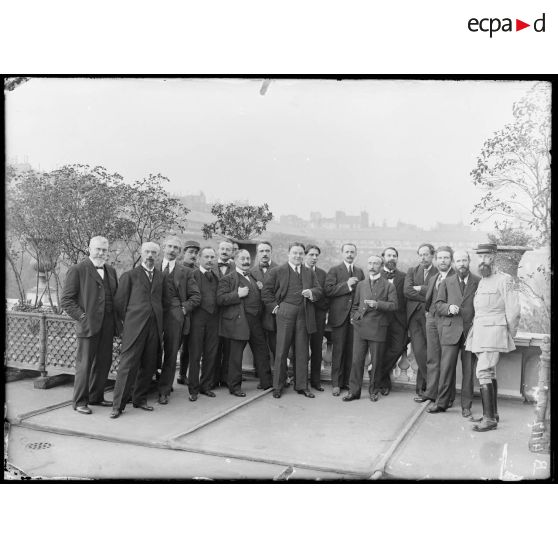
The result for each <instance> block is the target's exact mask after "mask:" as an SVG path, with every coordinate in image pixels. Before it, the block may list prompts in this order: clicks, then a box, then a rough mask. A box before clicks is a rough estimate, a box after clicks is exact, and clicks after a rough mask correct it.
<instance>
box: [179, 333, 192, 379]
mask: <svg viewBox="0 0 558 558" xmlns="http://www.w3.org/2000/svg"><path fill="white" fill-rule="evenodd" d="M190 327H191V326H190ZM189 364H190V353H189V352H188V335H183V336H182V345H181V346H180V376H181V377H182V378H186V376H187V375H188V365H189Z"/></svg>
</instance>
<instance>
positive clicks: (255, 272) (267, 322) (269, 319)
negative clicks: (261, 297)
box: [250, 262, 277, 331]
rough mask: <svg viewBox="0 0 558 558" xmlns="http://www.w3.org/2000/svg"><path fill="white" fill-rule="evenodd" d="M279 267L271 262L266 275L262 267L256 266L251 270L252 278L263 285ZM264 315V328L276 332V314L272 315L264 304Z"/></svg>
mask: <svg viewBox="0 0 558 558" xmlns="http://www.w3.org/2000/svg"><path fill="white" fill-rule="evenodd" d="M274 267H277V264H276V263H275V262H269V267H268V269H267V271H266V272H265V273H264V272H263V271H262V270H261V269H260V265H259V264H256V265H255V266H254V267H252V268H251V269H250V274H251V275H252V277H253V278H254V279H255V280H256V281H259V282H260V283H261V284H262V285H263V283H264V281H265V278H266V277H267V275H268V273H269V272H270V271H271V270H272V269H273V268H274ZM262 308H263V314H262V326H263V328H264V329H265V330H267V331H275V330H276V329H277V326H276V324H275V314H272V313H271V312H270V311H269V310H268V309H267V308H266V307H265V304H263V303H262Z"/></svg>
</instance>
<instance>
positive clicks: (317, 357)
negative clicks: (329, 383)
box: [304, 244, 329, 391]
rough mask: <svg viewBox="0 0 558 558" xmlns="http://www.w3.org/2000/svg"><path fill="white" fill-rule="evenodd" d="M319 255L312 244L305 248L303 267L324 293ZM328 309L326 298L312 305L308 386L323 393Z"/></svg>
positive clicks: (323, 277)
mask: <svg viewBox="0 0 558 558" xmlns="http://www.w3.org/2000/svg"><path fill="white" fill-rule="evenodd" d="M320 254H321V250H320V248H319V247H318V246H315V245H314V244H310V245H308V246H306V257H305V259H304V265H306V267H307V268H308V269H311V270H312V271H313V272H314V273H315V274H316V278H317V279H318V284H319V285H320V287H321V289H322V291H324V287H325V279H326V275H327V274H326V272H325V270H323V269H322V268H321V267H318V265H317V264H318V258H319V257H320ZM328 308H329V302H328V299H327V297H326V296H322V298H320V300H318V301H316V303H315V304H314V313H315V314H316V331H315V332H314V333H312V334H311V335H310V385H311V386H312V388H314V389H315V390H317V391H324V388H323V387H322V380H321V374H322V348H323V342H324V333H325V326H326V317H327V311H328Z"/></svg>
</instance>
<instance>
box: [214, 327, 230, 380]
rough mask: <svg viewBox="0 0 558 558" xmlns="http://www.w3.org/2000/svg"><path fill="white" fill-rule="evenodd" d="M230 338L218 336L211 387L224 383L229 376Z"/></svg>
mask: <svg viewBox="0 0 558 558" xmlns="http://www.w3.org/2000/svg"><path fill="white" fill-rule="evenodd" d="M229 357H230V340H229V339H227V338H226V337H219V343H218V348H217V358H216V361H215V372H214V375H213V379H212V385H213V387H216V386H218V385H219V384H226V383H227V378H228V376H229Z"/></svg>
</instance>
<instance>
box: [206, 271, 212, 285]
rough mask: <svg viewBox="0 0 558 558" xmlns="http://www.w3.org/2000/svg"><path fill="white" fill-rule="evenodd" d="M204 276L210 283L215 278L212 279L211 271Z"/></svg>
mask: <svg viewBox="0 0 558 558" xmlns="http://www.w3.org/2000/svg"><path fill="white" fill-rule="evenodd" d="M204 275H205V277H206V279H207V280H208V281H209V282H210V283H211V282H212V281H213V277H211V271H206V272H205V273H204Z"/></svg>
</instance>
